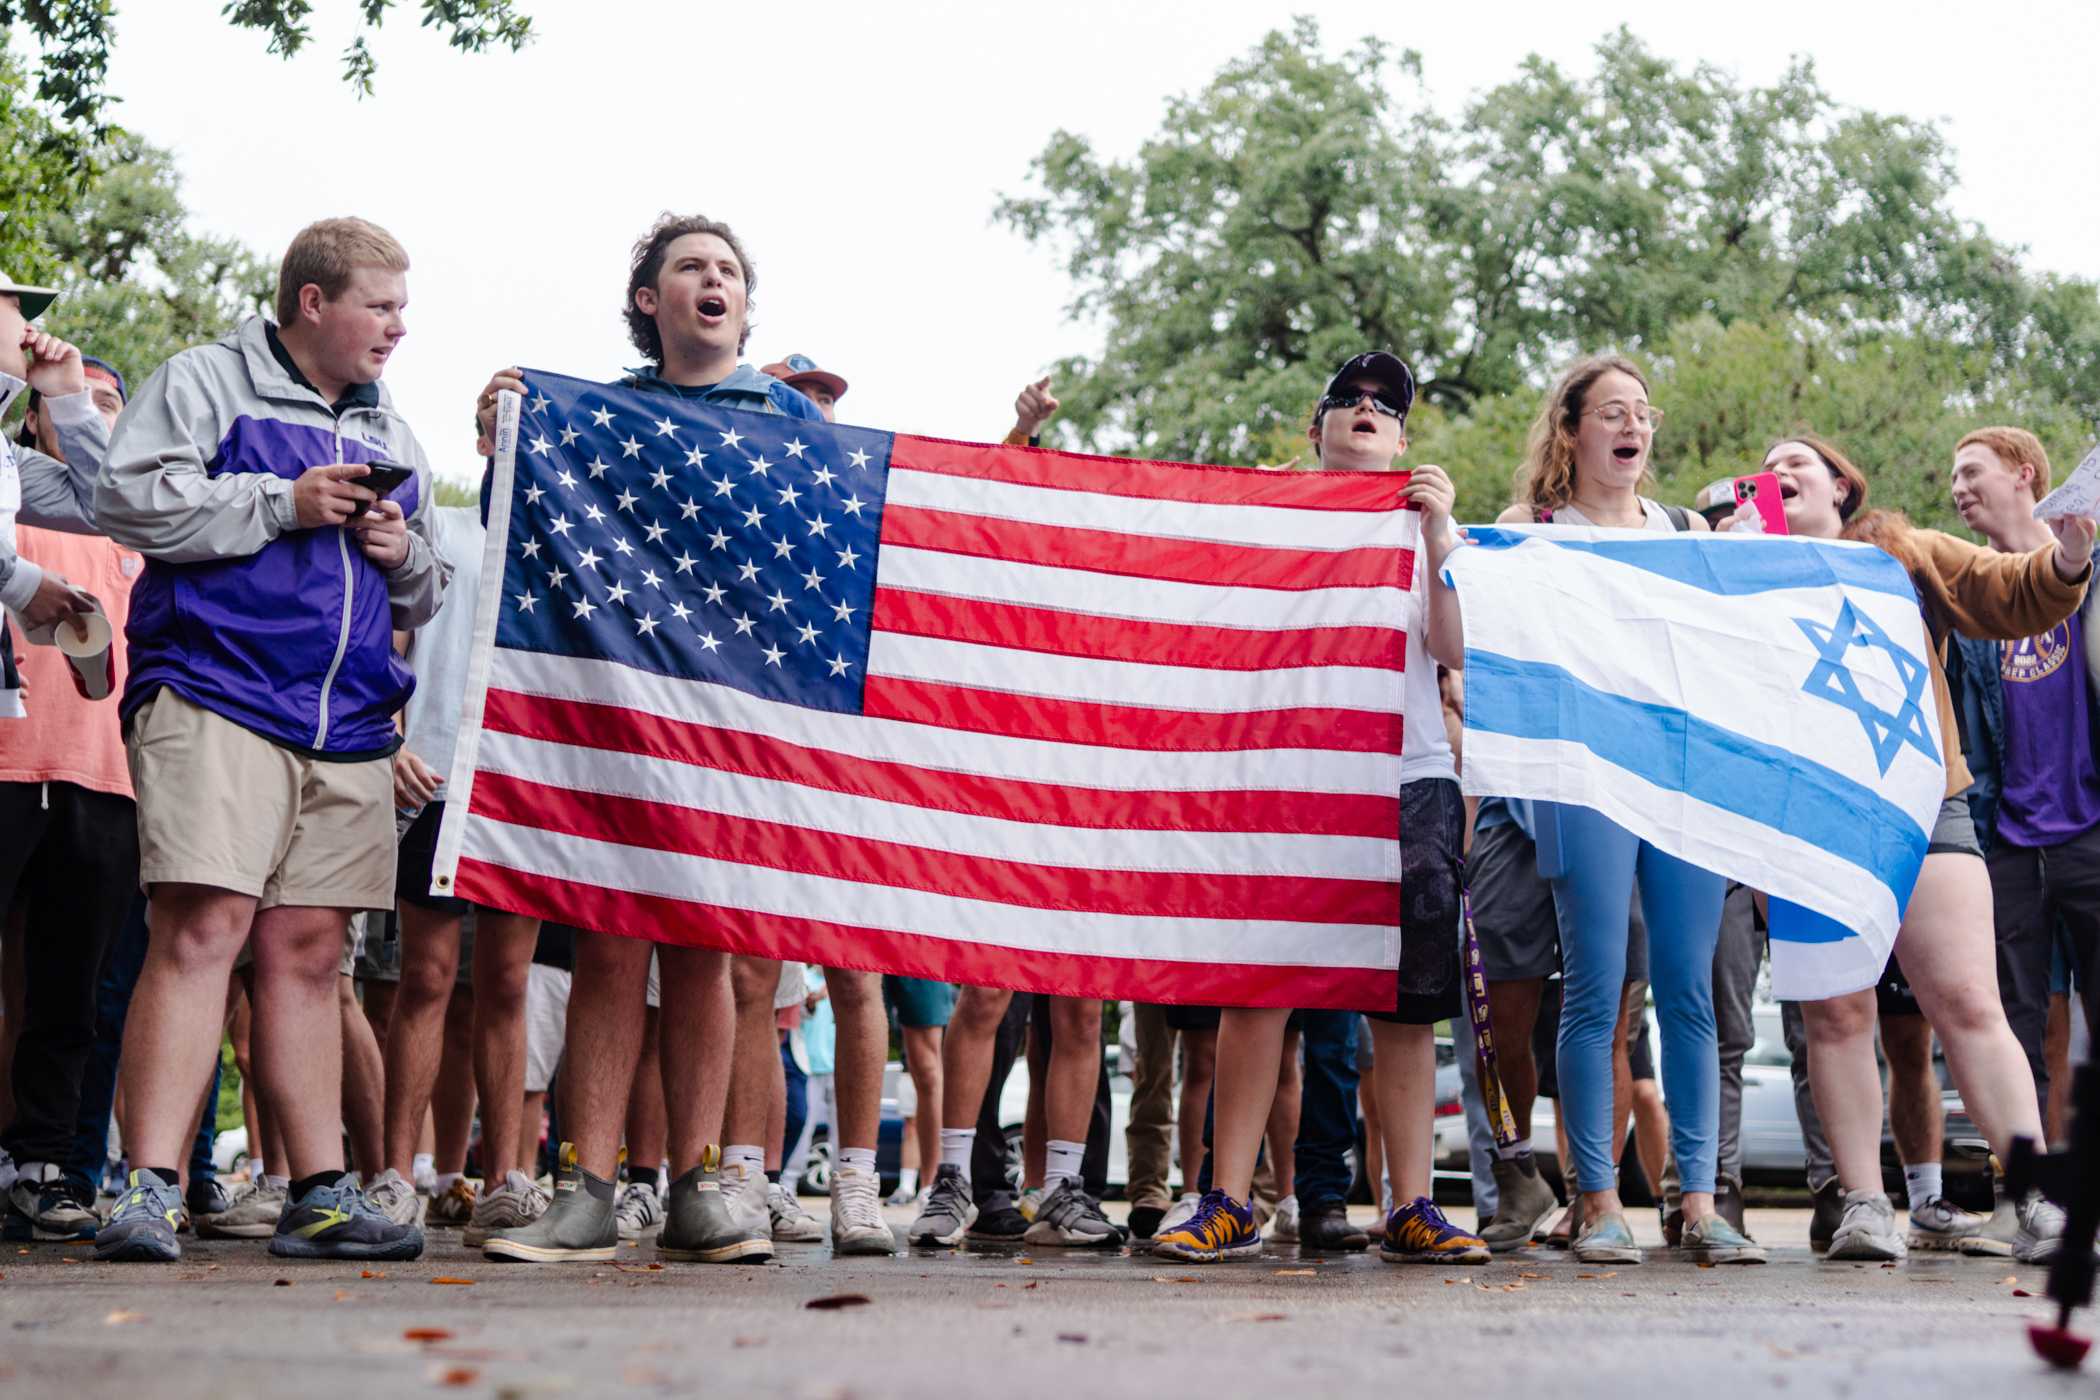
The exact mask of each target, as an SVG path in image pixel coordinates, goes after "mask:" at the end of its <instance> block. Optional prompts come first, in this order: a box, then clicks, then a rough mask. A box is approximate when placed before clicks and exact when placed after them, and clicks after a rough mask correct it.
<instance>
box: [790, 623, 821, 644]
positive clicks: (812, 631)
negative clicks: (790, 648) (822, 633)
mask: <svg viewBox="0 0 2100 1400" xmlns="http://www.w3.org/2000/svg"><path fill="white" fill-rule="evenodd" d="M816 639H817V624H815V623H814V622H805V623H803V624H802V625H801V626H800V627H798V628H796V629H795V645H796V646H798V647H800V646H808V645H809V644H810V643H811V642H813V641H815V640H816Z"/></svg>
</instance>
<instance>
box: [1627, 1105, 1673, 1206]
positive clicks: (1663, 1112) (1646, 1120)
mask: <svg viewBox="0 0 2100 1400" xmlns="http://www.w3.org/2000/svg"><path fill="white" fill-rule="evenodd" d="M1632 1089H1633V1151H1634V1156H1635V1157H1637V1158H1638V1159H1639V1160H1640V1164H1641V1172H1642V1174H1643V1175H1645V1176H1646V1177H1647V1178H1648V1184H1649V1187H1650V1189H1652V1190H1654V1191H1656V1192H1658V1193H1659V1192H1660V1191H1661V1190H1662V1179H1663V1168H1664V1167H1665V1166H1666V1165H1667V1164H1668V1163H1669V1160H1670V1113H1669V1110H1668V1109H1667V1108H1665V1107H1664V1106H1663V1094H1662V1085H1660V1084H1658V1083H1657V1082H1656V1081H1655V1080H1653V1079H1636V1080H1634V1081H1633V1084H1632Z"/></svg>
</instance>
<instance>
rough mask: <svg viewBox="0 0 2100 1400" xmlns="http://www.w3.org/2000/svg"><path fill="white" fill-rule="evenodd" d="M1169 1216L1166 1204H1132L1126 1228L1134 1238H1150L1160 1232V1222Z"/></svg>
mask: <svg viewBox="0 0 2100 1400" xmlns="http://www.w3.org/2000/svg"><path fill="white" fill-rule="evenodd" d="M1166 1218H1167V1210H1166V1207H1165V1206H1132V1207H1131V1208H1130V1216H1129V1221H1128V1223H1127V1225H1126V1226H1125V1228H1126V1229H1128V1230H1129V1231H1130V1238H1132V1239H1134V1240H1149V1239H1151V1238H1152V1237H1153V1236H1154V1235H1156V1234H1158V1233H1159V1222H1160V1221H1162V1220H1164V1219H1166Z"/></svg>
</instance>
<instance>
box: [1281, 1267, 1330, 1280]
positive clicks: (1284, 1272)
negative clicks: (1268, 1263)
mask: <svg viewBox="0 0 2100 1400" xmlns="http://www.w3.org/2000/svg"><path fill="white" fill-rule="evenodd" d="M1319 1272H1320V1271H1319V1270H1318V1269H1278V1270H1277V1271H1276V1277H1278V1278H1314V1277H1317V1276H1318V1274H1319Z"/></svg>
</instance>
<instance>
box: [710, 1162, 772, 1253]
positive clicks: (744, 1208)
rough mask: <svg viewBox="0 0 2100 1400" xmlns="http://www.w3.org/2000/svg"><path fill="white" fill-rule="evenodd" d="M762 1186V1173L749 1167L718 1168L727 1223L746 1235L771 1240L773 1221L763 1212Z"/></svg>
mask: <svg viewBox="0 0 2100 1400" xmlns="http://www.w3.org/2000/svg"><path fill="white" fill-rule="evenodd" d="M766 1184H767V1183H766V1176H765V1173H764V1172H756V1171H753V1170H751V1167H750V1164H749V1163H746V1162H738V1163H735V1164H734V1165H732V1164H730V1163H728V1162H724V1163H723V1164H722V1198H723V1200H725V1201H726V1202H727V1203H728V1205H729V1217H730V1219H732V1220H734V1221H735V1222H736V1224H737V1228H738V1229H740V1230H742V1231H744V1232H745V1233H746V1234H752V1235H759V1236H762V1237H764V1238H767V1239H771V1238H772V1235H773V1217H772V1215H771V1214H770V1213H769V1212H768V1211H767V1209H766Z"/></svg>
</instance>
